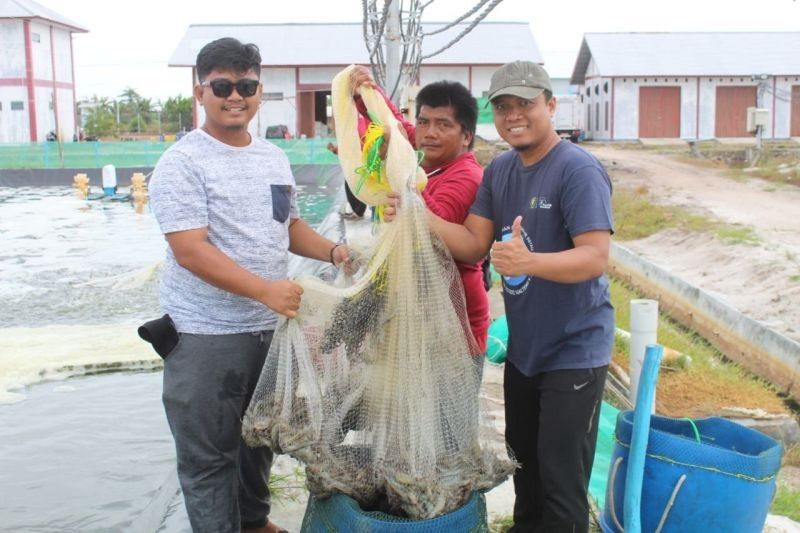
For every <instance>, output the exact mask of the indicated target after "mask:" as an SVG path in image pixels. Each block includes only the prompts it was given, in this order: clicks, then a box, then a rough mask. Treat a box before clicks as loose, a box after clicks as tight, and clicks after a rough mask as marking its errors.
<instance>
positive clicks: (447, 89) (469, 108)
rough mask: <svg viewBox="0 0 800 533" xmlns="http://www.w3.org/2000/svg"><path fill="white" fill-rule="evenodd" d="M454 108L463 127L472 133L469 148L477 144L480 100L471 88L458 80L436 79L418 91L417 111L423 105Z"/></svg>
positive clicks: (465, 130) (454, 112)
mask: <svg viewBox="0 0 800 533" xmlns="http://www.w3.org/2000/svg"><path fill="white" fill-rule="evenodd" d="M424 105H426V106H428V107H448V106H451V107H452V108H453V114H454V115H455V117H456V120H457V121H458V123H459V124H460V125H461V129H462V130H463V131H464V132H466V133H469V134H471V136H472V137H471V139H470V141H469V149H470V150H472V146H473V145H474V144H475V128H476V126H477V124H478V102H477V101H476V100H475V97H474V96H472V94H470V92H469V89H467V88H466V87H464V86H463V85H461V84H460V83H458V82H457V81H436V82H433V83H429V84H428V85H426V86H425V87H423V88H422V89H421V90H420V91H419V93H417V113H416V116H419V110H420V108H421V107H422V106H424Z"/></svg>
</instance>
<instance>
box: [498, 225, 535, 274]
mask: <svg viewBox="0 0 800 533" xmlns="http://www.w3.org/2000/svg"><path fill="white" fill-rule="evenodd" d="M521 227H522V217H521V216H518V217H517V218H515V219H514V223H513V224H512V225H511V238H510V239H507V240H504V241H503V242H496V243H494V245H493V246H492V265H494V269H495V270H496V271H497V273H498V274H501V275H503V276H524V275H530V272H529V270H530V269H529V268H528V267H529V264H528V263H529V262H530V260H531V256H532V253H531V251H530V250H528V247H527V246H526V245H525V242H524V241H523V240H522V229H521Z"/></svg>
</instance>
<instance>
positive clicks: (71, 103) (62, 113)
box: [56, 89, 77, 142]
mask: <svg viewBox="0 0 800 533" xmlns="http://www.w3.org/2000/svg"><path fill="white" fill-rule="evenodd" d="M56 94H57V95H58V128H59V135H60V136H61V139H62V140H64V141H67V142H68V141H71V140H72V136H73V135H74V134H75V133H76V132H77V130H76V129H75V99H74V95H73V93H72V90H71V89H58V90H57V91H56Z"/></svg>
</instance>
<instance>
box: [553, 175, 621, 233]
mask: <svg viewBox="0 0 800 533" xmlns="http://www.w3.org/2000/svg"><path fill="white" fill-rule="evenodd" d="M561 212H562V213H563V216H564V220H565V221H566V223H567V231H568V232H569V234H570V236H572V237H573V238H574V237H576V236H578V235H580V234H582V233H586V232H587V231H595V230H609V231H611V232H612V233H613V232H614V223H613V220H612V215H611V180H610V179H609V178H608V175H607V174H606V173H605V172H604V171H603V170H602V168H600V167H599V166H597V165H587V166H583V167H580V168H578V169H576V170H574V171H573V172H572V173H571V174H570V175H569V176H568V178H567V180H566V181H565V183H564V188H563V190H562V191H561Z"/></svg>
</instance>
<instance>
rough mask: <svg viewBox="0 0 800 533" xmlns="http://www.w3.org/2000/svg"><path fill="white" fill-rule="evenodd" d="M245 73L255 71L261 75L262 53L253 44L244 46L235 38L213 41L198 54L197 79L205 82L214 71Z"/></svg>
mask: <svg viewBox="0 0 800 533" xmlns="http://www.w3.org/2000/svg"><path fill="white" fill-rule="evenodd" d="M214 69H217V70H225V71H230V72H236V73H241V74H243V73H245V72H247V71H249V70H253V71H254V72H255V73H256V74H257V75H259V76H260V75H261V53H259V51H258V46H256V45H254V44H253V43H248V44H243V43H242V42H240V41H239V40H237V39H234V38H233V37H223V38H222V39H217V40H216V41H211V42H210V43H208V44H207V45H205V46H204V47H203V48H202V49H201V50H200V53H199V54H197V79H198V80H200V81H204V80H205V77H206V76H208V74H209V73H210V72H211V71H212V70H214Z"/></svg>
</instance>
